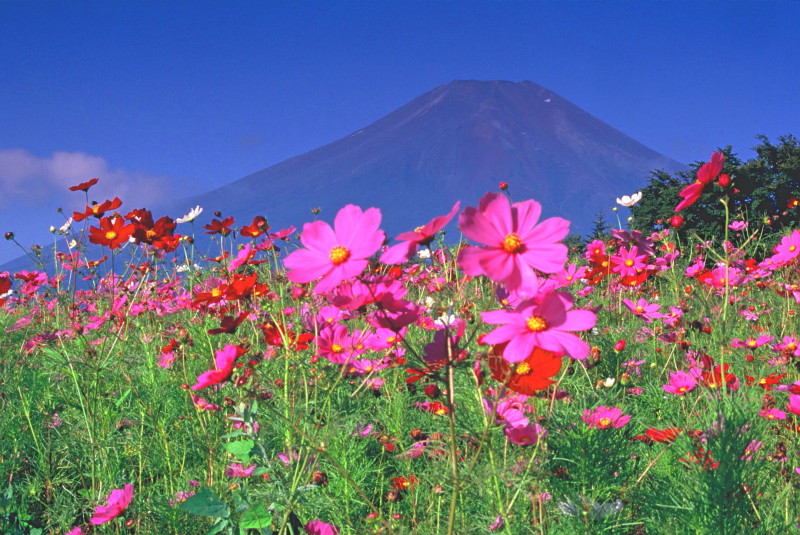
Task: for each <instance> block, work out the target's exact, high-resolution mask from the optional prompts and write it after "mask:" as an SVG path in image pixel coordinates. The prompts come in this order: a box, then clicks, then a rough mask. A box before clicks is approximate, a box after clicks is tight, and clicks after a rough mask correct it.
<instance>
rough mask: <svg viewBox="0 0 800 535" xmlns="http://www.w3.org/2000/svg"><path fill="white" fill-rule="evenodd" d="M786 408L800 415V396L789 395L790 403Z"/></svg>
mask: <svg viewBox="0 0 800 535" xmlns="http://www.w3.org/2000/svg"><path fill="white" fill-rule="evenodd" d="M786 408H787V409H789V412H791V413H792V414H797V415H800V394H789V403H787V404H786Z"/></svg>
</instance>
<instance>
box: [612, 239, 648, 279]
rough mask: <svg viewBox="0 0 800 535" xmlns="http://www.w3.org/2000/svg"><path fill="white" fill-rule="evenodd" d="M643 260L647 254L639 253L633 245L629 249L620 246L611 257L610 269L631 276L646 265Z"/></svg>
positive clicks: (624, 275)
mask: <svg viewBox="0 0 800 535" xmlns="http://www.w3.org/2000/svg"><path fill="white" fill-rule="evenodd" d="M645 260H647V255H644V254H642V255H640V254H639V250H638V249H637V247H636V246H635V245H633V246H631V248H630V251H629V250H628V249H626V248H624V247H620V249H619V253H617V254H616V255H614V256H612V257H611V271H613V272H615V273H619V274H620V275H621V276H623V277H633V276H635V275H636V274H637V273H638V272H639V270H642V269H644V268H646V267H647V264H646V263H645Z"/></svg>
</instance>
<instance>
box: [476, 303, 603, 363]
mask: <svg viewBox="0 0 800 535" xmlns="http://www.w3.org/2000/svg"><path fill="white" fill-rule="evenodd" d="M572 306H573V300H572V296H571V295H569V294H568V293H566V292H548V293H546V294H545V295H543V296H541V295H540V296H537V298H536V299H528V300H525V301H522V302H521V303H520V304H519V305H518V306H517V308H515V309H514V310H513V311H511V310H493V311H490V312H483V313H482V314H481V318H482V319H483V321H484V322H485V323H488V324H490V325H501V327H498V328H497V329H495V330H493V331H491V332H490V333H488V334H486V335H485V336H484V337H483V341H484V342H485V343H487V344H501V343H503V342H508V345H507V346H506V347H505V349H504V350H503V358H504V359H505V360H506V361H508V362H511V363H515V362H521V361H523V360H525V359H526V358H527V357H528V356H529V355H530V354H531V353H532V352H533V350H534V349H535V348H536V347H539V348H541V349H544V350H547V351H552V352H555V353H558V354H561V355H564V354H566V355H569V356H570V357H572V358H574V359H585V358H586V357H587V355H589V349H590V348H589V345H588V344H587V343H586V342H584V341H583V340H581V339H580V338H579V337H578V336H576V335H575V334H572V332H571V331H586V330H589V329H591V328H592V327H594V324H595V322H596V321H597V316H595V315H594V313H592V312H590V311H588V310H571V309H572Z"/></svg>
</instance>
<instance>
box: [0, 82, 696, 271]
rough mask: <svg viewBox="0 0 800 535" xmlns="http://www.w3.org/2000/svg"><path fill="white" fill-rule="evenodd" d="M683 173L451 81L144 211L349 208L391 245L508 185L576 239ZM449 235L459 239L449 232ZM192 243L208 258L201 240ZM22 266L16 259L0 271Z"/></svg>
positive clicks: (288, 217) (514, 95)
mask: <svg viewBox="0 0 800 535" xmlns="http://www.w3.org/2000/svg"><path fill="white" fill-rule="evenodd" d="M684 168H685V166H683V165H681V164H679V163H678V162H676V161H674V160H671V159H670V158H667V157H666V156H663V155H661V154H658V153H657V152H655V151H653V150H651V149H649V148H647V147H645V146H644V145H642V144H641V143H638V142H637V141H635V140H634V139H631V138H630V137H628V136H626V135H625V134H623V133H621V132H619V131H618V130H616V129H614V128H613V127H611V126H609V125H607V124H606V123H604V122H603V121H601V120H599V119H597V118H596V117H593V116H592V115H590V114H589V113H587V112H585V111H583V110H582V109H580V108H579V107H577V106H575V105H574V104H572V103H571V102H569V101H567V100H566V99H564V98H562V97H560V96H558V95H557V94H555V93H553V92H552V91H550V90H548V89H546V88H544V87H542V86H539V85H537V84H535V83H533V82H528V81H524V82H519V83H513V82H507V81H476V80H457V81H453V82H450V83H448V84H445V85H442V86H439V87H436V88H434V89H432V90H431V91H429V92H427V93H425V94H423V95H421V96H419V97H417V98H415V99H414V100H412V101H411V102H409V103H408V104H406V105H404V106H402V107H400V108H398V109H397V110H395V111H393V112H391V113H390V114H389V115H386V116H385V117H383V118H381V119H379V120H377V121H375V122H374V123H372V124H370V125H368V126H365V127H364V128H362V129H360V130H358V131H356V132H353V133H352V134H350V135H348V136H345V137H343V138H341V139H339V140H337V141H334V142H332V143H329V144H328V145H324V146H322V147H319V148H317V149H314V150H312V151H310V152H307V153H305V154H301V155H299V156H296V157H294V158H290V159H288V160H285V161H283V162H281V163H278V164H276V165H272V166H270V167H267V168H266V169H263V170H261V171H257V172H255V173H253V174H251V175H248V176H246V177H244V178H241V179H239V180H236V181H234V182H231V183H229V184H226V185H223V186H220V187H219V188H216V189H214V190H212V191H209V192H206V193H202V194H198V195H195V196H192V197H189V198H187V199H181V200H180V201H176V202H174V203H171V204H168V205H166V206H160V207H151V208H152V209H153V214H154V215H155V216H156V217H159V216H160V215H162V214H165V213H166V214H169V215H171V216H172V217H173V218H176V217H180V216H182V215H183V214H185V213H186V212H187V210H188V209H189V208H190V207H192V206H194V205H197V204H199V205H200V206H202V207H203V208H204V209H205V212H204V213H203V214H202V216H201V217H200V218H199V219H198V222H199V223H200V224H201V225H202V224H204V223H207V222H208V221H209V220H210V219H211V217H213V216H212V215H211V214H212V213H213V212H215V211H221V212H222V213H223V216H224V217H227V216H234V217H235V219H236V223H235V226H242V225H246V224H249V223H250V221H251V220H252V218H253V217H254V216H256V215H263V216H265V217H266V218H267V219H268V220H269V222H270V225H271V227H272V229H273V230H278V229H281V228H285V227H288V226H290V225H295V226H296V227H297V228H298V230H302V225H303V223H305V222H307V221H310V220H312V219H313V217H314V216H313V214H312V213H311V209H312V208H320V209H321V213H320V215H319V216H318V217H319V218H321V219H322V220H325V221H328V222H332V221H333V218H334V216H335V214H336V212H337V211H338V210H339V209H340V208H341V207H342V206H344V205H346V204H350V203H352V204H357V205H359V206H361V207H362V208H368V207H370V206H376V207H378V208H380V209H381V212H382V214H383V223H382V228H383V229H384V230H385V231H386V233H387V236H388V237H390V238H393V237H394V236H396V235H397V234H399V233H401V232H405V231H409V230H412V229H414V228H415V227H417V226H419V225H422V224H425V223H427V222H428V221H429V220H430V219H431V218H433V217H435V216H437V215H442V214H445V213H447V212H448V211H449V210H450V208H451V207H452V206H453V204H454V203H455V201H457V200H460V201H461V206H462V208H464V207H466V206H469V205H475V204H476V203H477V202H478V200H479V199H480V198H481V197H482V196H483V194H485V193H486V192H487V191H497V190H498V184H499V183H500V182H501V181H504V182H508V184H509V185H510V193H511V194H512V197H513V199H514V200H525V199H536V200H537V201H539V202H540V203H541V204H542V205H543V217H552V216H561V217H565V218H567V219H569V220H570V221H571V222H572V226H571V230H572V231H573V232H575V233H587V232H589V231H590V230H591V227H592V221H593V220H594V217H595V215H596V214H598V213H599V212H605V213H607V210H608V209H609V208H610V207H613V206H615V198H616V197H620V196H622V195H629V194H631V193H634V192H635V191H637V190H639V189H641V188H643V187H644V186H645V185H646V184H647V179H648V176H649V173H650V171H652V170H655V169H664V170H666V171H669V172H674V171H678V170H682V169H684ZM178 231H179V232H181V231H182V232H186V231H187V230H186V229H185V228H182V227H179V229H178ZM198 231H200V229H199V228H198ZM448 232H449V235H450V236H458V231H457V230H455V226H454V224H451V226H450V227H448ZM197 238H198V246H199V248H200V250H201V251H203V252H205V250H206V248H207V246H208V243H209V240H208V239H207V237H206V235H205V234H202V232H199V233H198V235H197ZM96 256H98V257H99V256H100V254H97V255H96ZM30 267H31V266H30V262H29V261H28V260H27V259H26V258H21V259H18V260H16V261H12V262H10V263H8V264H5V265H4V266H0V271H2V270H9V271H12V272H13V271H15V270H20V269H28V268H30Z"/></svg>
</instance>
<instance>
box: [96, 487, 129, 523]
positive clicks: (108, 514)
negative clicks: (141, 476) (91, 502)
mask: <svg viewBox="0 0 800 535" xmlns="http://www.w3.org/2000/svg"><path fill="white" fill-rule="evenodd" d="M132 498H133V485H131V484H130V483H127V484H126V485H125V487H123V488H122V489H114V490H112V491H111V494H109V496H108V505H99V506H97V508H96V509H95V510H94V516H93V517H92V519H91V523H92V524H94V525H95V526H99V525H100V524H105V523H106V522H108V521H109V520H111V519H113V518H116V517H118V516H119V515H121V514H122V512H123V511H124V510H125V508H127V507H128V504H129V503H131V499H132Z"/></svg>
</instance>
